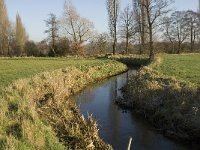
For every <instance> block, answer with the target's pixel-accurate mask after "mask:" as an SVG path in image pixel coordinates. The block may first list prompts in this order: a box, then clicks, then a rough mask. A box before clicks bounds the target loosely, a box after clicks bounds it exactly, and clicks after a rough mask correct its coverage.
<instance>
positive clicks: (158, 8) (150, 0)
mask: <svg viewBox="0 0 200 150" xmlns="http://www.w3.org/2000/svg"><path fill="white" fill-rule="evenodd" d="M171 2H172V1H171V0H140V5H141V6H140V7H142V9H144V13H143V14H144V15H145V16H146V19H145V20H146V21H145V24H144V22H143V21H142V22H141V23H142V25H143V26H147V34H148V37H149V59H150V61H153V60H154V57H155V52H154V47H153V43H154V42H153V36H154V33H155V32H156V29H157V28H158V27H159V26H161V25H162V24H163V22H162V21H161V20H162V18H163V17H164V16H165V15H166V14H168V13H169V11H170V10H169V8H168V7H169V5H170V3H171Z"/></svg>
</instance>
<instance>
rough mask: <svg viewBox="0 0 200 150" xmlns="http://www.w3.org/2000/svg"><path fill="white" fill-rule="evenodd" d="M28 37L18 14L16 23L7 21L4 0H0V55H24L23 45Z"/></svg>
mask: <svg viewBox="0 0 200 150" xmlns="http://www.w3.org/2000/svg"><path fill="white" fill-rule="evenodd" d="M27 39H28V37H27V34H26V30H25V28H24V26H23V24H22V21H21V17H20V16H19V14H17V15H16V24H15V25H14V24H13V23H12V22H11V21H9V18H8V14H7V9H6V5H5V2H4V0H0V56H10V57H11V56H21V55H25V53H26V52H25V45H26V41H27Z"/></svg>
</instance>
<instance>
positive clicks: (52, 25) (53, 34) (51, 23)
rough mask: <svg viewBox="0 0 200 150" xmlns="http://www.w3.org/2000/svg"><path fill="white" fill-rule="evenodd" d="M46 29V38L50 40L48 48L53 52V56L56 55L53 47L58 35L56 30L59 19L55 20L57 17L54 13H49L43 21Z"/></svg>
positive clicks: (57, 29)
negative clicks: (47, 17)
mask: <svg viewBox="0 0 200 150" xmlns="http://www.w3.org/2000/svg"><path fill="white" fill-rule="evenodd" d="M45 22H46V26H47V28H48V29H47V30H45V33H47V34H48V40H50V45H51V46H50V48H51V51H52V52H53V56H55V55H56V52H55V49H56V40H57V38H58V37H59V35H58V31H59V21H58V20H57V17H56V15H55V14H53V13H50V14H49V19H48V20H46V21H45Z"/></svg>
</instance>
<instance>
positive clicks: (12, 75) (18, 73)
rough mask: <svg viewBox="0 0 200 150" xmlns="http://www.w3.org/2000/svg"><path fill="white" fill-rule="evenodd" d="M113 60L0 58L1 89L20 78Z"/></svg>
mask: <svg viewBox="0 0 200 150" xmlns="http://www.w3.org/2000/svg"><path fill="white" fill-rule="evenodd" d="M109 61H111V60H98V59H75V58H13V59H9V58H0V89H1V88H2V87H5V86H7V85H9V84H10V83H12V82H13V81H15V80H17V79H20V78H27V77H30V76H33V75H35V74H37V73H40V72H44V71H53V70H55V69H60V68H66V67H69V66H80V65H97V64H102V63H106V62H109Z"/></svg>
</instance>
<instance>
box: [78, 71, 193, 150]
mask: <svg viewBox="0 0 200 150" xmlns="http://www.w3.org/2000/svg"><path fill="white" fill-rule="evenodd" d="M134 73H135V71H134V70H132V71H129V72H127V73H124V74H121V75H119V76H116V77H113V78H111V79H109V80H106V81H103V82H102V83H100V84H98V85H95V86H92V87H89V88H87V89H86V90H84V91H83V92H82V93H80V94H79V95H78V96H76V97H75V99H76V102H77V104H78V105H79V106H80V110H81V113H82V114H83V115H84V116H85V117H87V114H88V113H89V114H93V117H94V118H95V119H96V120H97V121H98V124H99V129H100V131H99V132H100V136H101V137H102V138H103V139H104V140H105V141H106V142H107V143H109V144H111V145H112V146H113V148H114V149H115V150H126V149H127V144H128V139H129V136H131V137H132V138H133V141H132V147H131V149H133V150H189V149H190V148H188V147H187V146H186V145H183V144H180V143H177V142H174V141H172V140H170V139H168V138H166V137H164V136H163V135H161V134H159V133H158V132H156V131H155V130H154V129H153V127H151V126H150V125H148V123H147V122H145V121H144V120H142V119H141V118H139V117H137V115H134V113H133V112H124V111H123V110H121V109H119V107H118V106H117V105H115V103H114V100H115V99H116V98H117V97H119V96H121V92H120V90H119V89H120V88H121V87H123V86H124V85H125V84H126V82H127V78H128V77H129V75H130V74H134Z"/></svg>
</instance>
